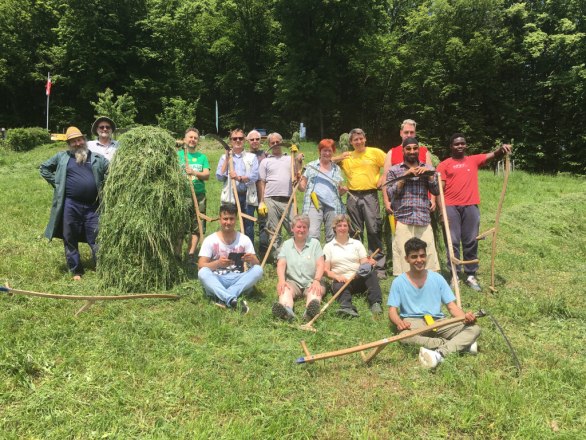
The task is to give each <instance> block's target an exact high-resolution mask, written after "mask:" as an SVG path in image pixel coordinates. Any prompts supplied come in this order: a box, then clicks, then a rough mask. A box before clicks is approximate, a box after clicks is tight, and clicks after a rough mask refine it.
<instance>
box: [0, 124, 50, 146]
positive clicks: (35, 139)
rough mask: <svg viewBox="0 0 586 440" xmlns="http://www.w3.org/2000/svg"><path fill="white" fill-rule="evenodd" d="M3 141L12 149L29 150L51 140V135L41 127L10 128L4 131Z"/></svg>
mask: <svg viewBox="0 0 586 440" xmlns="http://www.w3.org/2000/svg"><path fill="white" fill-rule="evenodd" d="M5 142H6V146H7V147H8V148H9V149H11V150H12V151H29V150H32V149H33V148H35V147H37V146H39V145H43V144H48V143H49V142H51V135H50V134H49V132H48V131H47V130H45V129H44V128H41V127H30V128H12V129H10V130H8V131H7V132H6V141H5Z"/></svg>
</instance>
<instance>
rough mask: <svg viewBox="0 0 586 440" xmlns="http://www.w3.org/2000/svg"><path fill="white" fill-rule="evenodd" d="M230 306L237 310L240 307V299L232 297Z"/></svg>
mask: <svg viewBox="0 0 586 440" xmlns="http://www.w3.org/2000/svg"><path fill="white" fill-rule="evenodd" d="M228 307H230V308H231V309H232V310H236V307H238V299H237V298H232V299H231V300H230V302H229V303H228Z"/></svg>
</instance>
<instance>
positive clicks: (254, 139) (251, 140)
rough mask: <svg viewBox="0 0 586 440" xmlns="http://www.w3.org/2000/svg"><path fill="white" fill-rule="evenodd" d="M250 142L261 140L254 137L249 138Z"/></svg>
mask: <svg viewBox="0 0 586 440" xmlns="http://www.w3.org/2000/svg"><path fill="white" fill-rule="evenodd" d="M248 141H249V142H258V141H260V138H252V139H248Z"/></svg>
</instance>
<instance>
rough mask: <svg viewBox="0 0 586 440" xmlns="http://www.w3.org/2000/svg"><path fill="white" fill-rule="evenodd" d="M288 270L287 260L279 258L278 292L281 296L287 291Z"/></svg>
mask: <svg viewBox="0 0 586 440" xmlns="http://www.w3.org/2000/svg"><path fill="white" fill-rule="evenodd" d="M286 272H287V260H285V259H284V258H279V260H278V261H277V278H278V281H277V294H278V295H279V296H280V295H282V294H283V292H284V291H285V286H286V285H287V282H286V281H285V274H286Z"/></svg>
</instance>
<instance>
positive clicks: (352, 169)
mask: <svg viewBox="0 0 586 440" xmlns="http://www.w3.org/2000/svg"><path fill="white" fill-rule="evenodd" d="M351 154H352V155H351V156H350V157H349V158H348V159H344V160H343V161H342V162H340V163H339V165H340V167H341V168H342V171H344V174H345V175H346V178H347V179H348V188H349V189H350V190H351V191H365V190H371V189H376V187H377V184H378V178H379V175H380V171H381V169H382V168H383V167H384V165H385V157H386V154H385V153H384V152H383V151H382V150H379V149H378V148H371V147H366V149H365V150H364V152H362V153H357V152H356V151H352V153H351Z"/></svg>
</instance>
